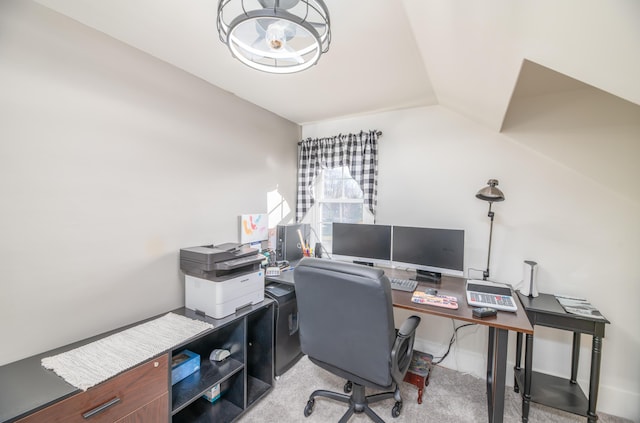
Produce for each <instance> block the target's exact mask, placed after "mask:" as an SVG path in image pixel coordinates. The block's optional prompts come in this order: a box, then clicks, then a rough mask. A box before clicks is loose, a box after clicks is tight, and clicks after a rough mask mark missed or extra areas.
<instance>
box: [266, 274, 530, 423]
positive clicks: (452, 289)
mask: <svg viewBox="0 0 640 423" xmlns="http://www.w3.org/2000/svg"><path fill="white" fill-rule="evenodd" d="M383 270H384V271H385V274H386V275H387V276H389V277H396V278H400V279H409V278H414V277H415V272H407V271H405V270H400V269H389V268H384V269H383ZM270 279H273V280H275V281H277V282H280V283H286V284H293V285H295V282H294V280H293V272H292V271H287V272H283V273H282V274H281V275H280V276H278V277H270ZM427 287H432V288H436V289H437V290H438V293H439V294H444V295H452V296H455V297H457V298H458V309H457V310H451V309H448V308H442V307H436V306H432V305H427V304H417V303H413V302H411V293H410V292H405V291H393V306H394V307H398V308H403V309H406V310H411V311H413V312H416V313H424V314H431V315H433V316H440V317H446V318H448V319H455V320H461V321H464V322H470V323H477V324H479V325H483V326H487V327H488V328H489V344H488V352H487V408H488V412H489V423H502V421H503V415H504V392H505V381H506V374H507V344H508V341H509V331H514V332H517V333H518V334H523V333H524V334H527V335H533V327H532V326H531V323H529V320H528V319H527V314H526V313H525V311H524V307H523V306H522V304H520V302H519V301H518V299H517V296H516V295H514V299H515V301H516V303H517V304H518V311H517V312H516V313H510V312H506V311H499V312H498V314H497V316H494V317H485V318H483V319H479V318H477V317H473V315H472V314H471V311H472V310H473V307H471V306H469V305H467V300H466V292H465V279H463V278H456V277H451V276H442V281H441V282H440V283H438V284H436V283H433V282H420V283H419V285H418V289H425V288H427ZM520 336H521V335H520Z"/></svg>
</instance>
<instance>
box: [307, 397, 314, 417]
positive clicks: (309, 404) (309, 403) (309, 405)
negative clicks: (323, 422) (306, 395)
mask: <svg viewBox="0 0 640 423" xmlns="http://www.w3.org/2000/svg"><path fill="white" fill-rule="evenodd" d="M314 405H315V401H314V400H312V399H310V400H309V401H307V405H306V406H305V407H304V416H305V417H309V416H310V415H311V413H313V406H314Z"/></svg>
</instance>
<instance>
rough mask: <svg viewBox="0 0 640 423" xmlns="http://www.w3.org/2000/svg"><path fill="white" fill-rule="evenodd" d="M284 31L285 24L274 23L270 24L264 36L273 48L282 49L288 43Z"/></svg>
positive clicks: (268, 44)
mask: <svg viewBox="0 0 640 423" xmlns="http://www.w3.org/2000/svg"><path fill="white" fill-rule="evenodd" d="M284 32H285V31H284V26H283V25H281V24H278V23H272V24H271V25H269V27H268V28H267V32H266V34H265V37H264V40H265V42H266V43H267V46H268V47H269V48H271V49H272V50H280V49H282V48H283V47H284V46H285V45H286V43H287V39H286V37H285V34H284Z"/></svg>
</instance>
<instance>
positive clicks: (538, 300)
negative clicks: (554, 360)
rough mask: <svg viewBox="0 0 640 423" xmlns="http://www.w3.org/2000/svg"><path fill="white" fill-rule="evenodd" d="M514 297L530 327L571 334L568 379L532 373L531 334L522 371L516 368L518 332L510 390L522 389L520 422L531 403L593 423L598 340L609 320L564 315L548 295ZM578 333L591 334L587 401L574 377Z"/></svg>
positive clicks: (599, 351)
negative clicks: (548, 328)
mask: <svg viewBox="0 0 640 423" xmlns="http://www.w3.org/2000/svg"><path fill="white" fill-rule="evenodd" d="M518 297H519V298H520V302H521V303H522V304H523V306H524V310H525V312H526V313H527V315H528V316H529V320H531V324H532V325H534V326H535V325H539V326H546V327H550V328H555V329H561V330H567V331H571V332H573V351H572V356H571V378H570V379H564V378H560V377H556V376H551V375H546V374H544V373H539V372H534V371H533V370H532V364H533V334H526V342H525V365H524V371H523V369H522V368H521V367H520V363H521V356H522V334H521V333H518V339H517V343H516V365H515V369H514V374H515V384H514V390H515V391H516V392H519V390H520V389H522V421H523V422H527V421H528V420H529V404H530V402H531V401H533V402H537V403H540V404H544V405H547V406H549V407H553V408H558V409H560V410H564V411H568V412H570V413H574V414H578V415H581V416H586V417H587V421H588V422H589V423H595V422H596V421H597V420H598V416H597V414H596V402H597V399H598V385H599V382H600V361H601V359H602V338H604V328H605V325H606V324H607V323H609V321H608V320H607V319H597V318H591V317H585V316H579V315H577V314H571V313H567V312H566V311H564V308H562V306H561V305H560V303H559V302H558V300H557V299H556V298H555V296H553V295H550V294H540V295H539V296H538V297H535V298H533V297H528V296H525V295H522V294H521V293H518ZM581 333H586V334H588V335H591V336H592V338H593V339H592V347H591V374H590V378H589V397H588V398H587V397H586V396H585V395H584V393H583V392H582V390H581V389H580V387H579V386H578V383H577V381H576V378H577V376H578V359H579V356H580V334H581ZM534 382H535V383H534Z"/></svg>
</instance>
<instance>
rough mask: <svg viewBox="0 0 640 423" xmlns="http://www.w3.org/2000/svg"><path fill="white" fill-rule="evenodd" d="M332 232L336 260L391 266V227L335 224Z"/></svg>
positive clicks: (333, 252)
mask: <svg viewBox="0 0 640 423" xmlns="http://www.w3.org/2000/svg"><path fill="white" fill-rule="evenodd" d="M332 231H333V235H332V243H331V250H332V251H331V253H332V257H333V259H334V260H345V261H353V262H355V263H359V264H366V265H370V266H372V265H374V264H379V265H386V266H391V226H389V225H369V224H365V223H336V222H334V223H333V228H332Z"/></svg>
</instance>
